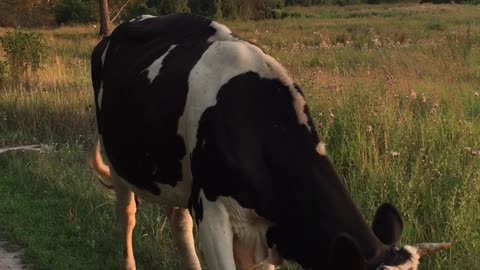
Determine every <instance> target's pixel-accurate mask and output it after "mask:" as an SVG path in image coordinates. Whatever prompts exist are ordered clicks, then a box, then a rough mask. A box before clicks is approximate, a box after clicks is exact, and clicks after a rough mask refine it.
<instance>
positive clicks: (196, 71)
mask: <svg viewBox="0 0 480 270" xmlns="http://www.w3.org/2000/svg"><path fill="white" fill-rule="evenodd" d="M249 71H252V72H255V73H257V74H258V75H259V76H260V77H262V78H267V79H274V78H276V79H278V80H280V81H281V82H282V83H283V84H284V85H285V86H288V88H289V90H290V92H291V94H292V97H293V106H294V108H295V111H296V113H297V117H298V120H299V123H300V124H303V125H306V126H307V127H308V128H309V129H310V127H309V126H308V117H307V115H306V114H305V112H304V107H303V106H304V105H305V100H304V99H303V97H302V95H300V93H298V91H297V90H296V89H295V86H294V84H293V81H292V80H291V79H290V77H288V75H287V73H286V71H285V70H284V69H283V67H282V66H281V65H280V64H279V63H278V62H277V61H276V60H275V59H273V58H272V57H271V56H269V55H266V54H265V53H263V51H262V50H260V49H259V48H258V47H256V46H254V45H252V44H250V43H248V42H246V41H242V40H235V41H230V40H228V41H218V42H214V43H213V44H212V45H211V46H210V47H209V48H208V49H207V50H206V51H205V52H204V53H203V55H202V57H201V58H200V60H199V61H198V62H197V64H196V65H195V66H194V67H193V68H192V70H191V71H190V76H189V78H188V87H189V90H188V95H187V101H186V104H185V110H184V113H183V115H182V117H181V118H180V122H186V124H185V126H187V127H188V129H186V130H184V133H183V134H182V135H183V136H184V138H186V140H185V141H186V142H187V149H188V151H189V152H190V153H191V152H192V151H193V149H194V147H195V144H196V138H197V130H198V123H199V120H200V117H201V116H202V114H203V112H204V111H205V110H206V109H207V108H208V107H211V106H214V105H215V104H216V103H217V94H218V91H219V90H220V88H221V87H222V86H223V85H224V84H225V83H227V82H228V81H229V80H230V79H232V78H233V77H235V76H238V75H240V74H243V73H246V72H249Z"/></svg>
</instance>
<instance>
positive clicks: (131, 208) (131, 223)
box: [112, 175, 137, 270]
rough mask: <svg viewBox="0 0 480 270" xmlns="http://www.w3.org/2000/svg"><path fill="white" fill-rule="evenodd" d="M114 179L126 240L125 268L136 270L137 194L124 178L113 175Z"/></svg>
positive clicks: (119, 213)
mask: <svg viewBox="0 0 480 270" xmlns="http://www.w3.org/2000/svg"><path fill="white" fill-rule="evenodd" d="M112 180H113V181H114V187H115V193H116V197H117V218H118V223H119V225H120V228H121V233H122V237H123V241H124V242H123V244H124V250H123V258H124V266H125V267H124V269H126V270H135V269H136V267H135V257H134V255H133V244H132V236H133V229H134V228H135V213H136V211H137V206H136V203H135V195H134V193H133V192H132V191H130V190H129V189H128V187H127V186H126V185H125V184H124V183H122V180H121V179H120V178H119V177H118V176H116V175H113V177H112Z"/></svg>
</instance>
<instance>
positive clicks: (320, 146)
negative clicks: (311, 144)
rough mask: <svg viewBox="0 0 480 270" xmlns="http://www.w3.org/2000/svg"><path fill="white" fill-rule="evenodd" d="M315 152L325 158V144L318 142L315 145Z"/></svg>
mask: <svg viewBox="0 0 480 270" xmlns="http://www.w3.org/2000/svg"><path fill="white" fill-rule="evenodd" d="M315 149H316V150H317V153H319V154H320V155H322V156H326V155H327V149H325V143H323V142H320V143H318V144H317V148H315Z"/></svg>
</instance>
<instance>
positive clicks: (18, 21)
mask: <svg viewBox="0 0 480 270" xmlns="http://www.w3.org/2000/svg"><path fill="white" fill-rule="evenodd" d="M126 1H127V0H109V1H108V2H109V6H110V13H111V14H112V15H111V16H112V17H114V15H115V14H117V12H118V11H119V10H120V9H121V7H122V6H123V5H124V4H125V2H126ZM401 1H406V0H130V1H129V2H128V5H127V6H126V7H125V8H124V9H123V10H122V12H121V13H120V16H118V17H116V19H117V21H121V20H127V19H130V18H133V17H136V16H138V15H141V14H152V15H161V14H170V13H175V12H192V13H197V14H202V15H206V16H209V17H213V18H240V19H264V18H279V17H284V16H285V15H286V14H285V13H284V12H283V11H282V8H283V7H285V6H290V5H299V6H312V5H324V4H337V5H348V4H360V3H368V4H378V3H393V2H401ZM407 1H408V0H407ZM413 1H415V0H413ZM417 1H420V2H422V3H424V2H433V3H450V2H451V0H417ZM454 1H455V2H457V3H458V2H465V1H467V2H471V3H475V2H476V3H478V2H479V0H454ZM287 15H288V14H287ZM98 16H99V14H98V0H1V1H0V27H2V26H23V27H31V26H47V25H54V24H75V23H92V22H97V21H98Z"/></svg>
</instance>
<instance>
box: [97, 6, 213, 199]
mask: <svg viewBox="0 0 480 270" xmlns="http://www.w3.org/2000/svg"><path fill="white" fill-rule="evenodd" d="M211 22H212V21H211V20H210V19H208V18H205V17H201V16H196V15H188V14H177V15H171V16H162V17H157V18H151V19H147V20H144V21H136V22H128V23H124V24H121V25H120V26H118V27H117V28H116V29H115V31H114V32H113V33H112V35H111V37H110V38H109V41H110V44H109V46H108V50H107V54H106V61H105V64H104V67H103V69H102V70H101V71H100V74H98V72H99V70H98V68H96V69H95V70H93V68H92V73H93V74H92V77H93V81H94V86H97V87H94V89H97V88H99V82H101V81H103V89H104V93H103V101H102V104H101V109H100V110H98V104H97V120H98V124H99V132H100V134H101V135H102V138H103V143H104V146H105V150H106V154H107V156H108V158H109V160H110V162H111V164H112V166H113V168H114V169H115V171H116V172H117V173H118V174H119V175H120V176H121V177H122V178H124V179H126V180H127V181H128V182H130V183H131V184H132V185H134V186H136V187H138V188H140V189H144V190H147V191H149V192H151V193H153V194H159V193H160V190H159V188H158V187H157V185H156V183H163V184H169V185H172V186H174V185H175V184H176V183H177V182H178V181H180V180H181V179H182V169H181V168H182V167H181V160H182V159H183V157H184V155H185V151H186V150H185V143H184V141H183V139H182V138H181V137H180V136H179V135H178V134H177V129H178V119H179V118H180V116H181V115H182V114H183V111H184V107H185V102H186V97H187V93H188V77H189V74H190V71H191V69H192V68H193V66H194V65H195V64H196V63H197V62H198V60H199V59H200V57H201V56H202V54H203V53H204V52H205V50H207V48H208V47H209V46H210V44H211V43H209V42H208V41H207V40H208V38H209V37H210V36H212V35H213V34H214V33H215V31H216V29H215V28H213V27H211V26H210V24H211ZM104 44H105V42H104V41H102V42H101V43H100V44H99V45H98V46H97V48H96V49H95V51H94V55H93V56H92V65H93V63H95V66H98V61H99V59H100V57H101V54H102V53H103V50H104V47H105V45H104ZM171 45H177V46H176V47H175V48H174V49H173V50H171V51H170V53H169V54H168V55H167V56H166V57H165V58H164V60H163V67H162V69H161V72H160V74H159V75H158V76H157V77H156V78H155V79H154V80H153V82H152V83H151V84H150V82H149V80H148V79H147V73H146V72H145V69H146V68H148V67H149V66H150V65H151V64H152V63H153V62H154V61H155V60H156V59H158V58H159V57H160V56H162V55H163V54H165V53H166V52H167V50H168V49H169V48H170V46H171ZM97 97H98V91H97V90H95V99H97Z"/></svg>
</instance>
